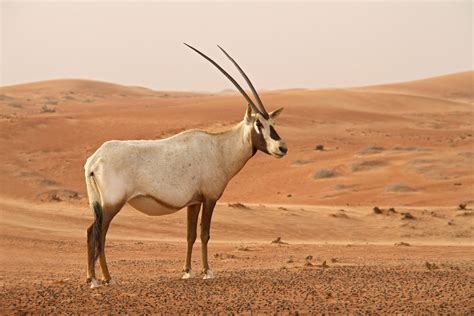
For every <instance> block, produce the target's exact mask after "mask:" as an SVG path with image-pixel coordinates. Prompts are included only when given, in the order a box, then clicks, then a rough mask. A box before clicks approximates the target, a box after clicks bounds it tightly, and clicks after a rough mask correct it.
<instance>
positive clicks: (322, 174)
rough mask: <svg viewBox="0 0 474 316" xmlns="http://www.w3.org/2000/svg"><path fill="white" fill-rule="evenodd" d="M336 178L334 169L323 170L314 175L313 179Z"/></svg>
mask: <svg viewBox="0 0 474 316" xmlns="http://www.w3.org/2000/svg"><path fill="white" fill-rule="evenodd" d="M335 176H337V172H336V170H334V169H329V168H323V169H320V170H318V171H316V173H315V174H314V178H315V179H325V178H334V177H335Z"/></svg>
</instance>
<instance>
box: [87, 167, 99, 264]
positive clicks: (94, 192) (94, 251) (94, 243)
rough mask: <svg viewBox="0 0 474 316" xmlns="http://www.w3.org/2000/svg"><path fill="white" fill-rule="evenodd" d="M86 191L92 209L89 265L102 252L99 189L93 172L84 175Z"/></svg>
mask: <svg viewBox="0 0 474 316" xmlns="http://www.w3.org/2000/svg"><path fill="white" fill-rule="evenodd" d="M86 183H87V193H88V195H89V203H90V205H91V206H92V208H93V209H94V218H95V221H94V224H93V226H92V234H91V235H90V237H91V238H92V240H90V241H89V242H88V247H89V258H88V260H89V265H94V264H95V261H96V260H97V258H99V255H100V253H101V252H102V248H103V245H102V219H103V216H102V214H103V210H102V205H101V198H100V191H99V188H98V186H97V182H96V181H95V178H94V173H93V172H91V173H90V174H87V175H86Z"/></svg>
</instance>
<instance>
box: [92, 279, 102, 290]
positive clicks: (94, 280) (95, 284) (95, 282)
mask: <svg viewBox="0 0 474 316" xmlns="http://www.w3.org/2000/svg"><path fill="white" fill-rule="evenodd" d="M90 283H91V286H90V288H91V289H96V288H98V287H100V284H99V282H97V280H96V279H95V278H91V281H90Z"/></svg>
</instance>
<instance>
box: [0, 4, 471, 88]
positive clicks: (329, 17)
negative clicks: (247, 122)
mask: <svg viewBox="0 0 474 316" xmlns="http://www.w3.org/2000/svg"><path fill="white" fill-rule="evenodd" d="M0 1H2V0H0ZM472 15H473V3H472V2H471V1H441V2H440V1H436V2H430V1H421V2H413V1H409V2H408V1H392V2H387V1H370V2H363V1H351V2H333V1H332V2H306V3H296V2H294V1H291V2H278V3H273V2H236V3H230V2H224V3H223V2H220V3H216V2H197V1H194V2H188V3H185V2H169V3H165V2H152V1H145V2H139V1H133V2H132V1H129V2H124V1H120V2H116V1H80V2H71V1H62V2H42V1H34V2H26V1H2V2H1V42H0V43H1V65H0V66H1V68H0V73H1V84H2V85H10V84H15V83H22V82H29V81H36V80H44V79H53V78H87V79H98V80H104V81H111V82H116V83H121V84H127V85H140V86H146V87H150V88H154V89H172V90H209V91H216V90H221V89H226V88H231V87H232V85H231V84H230V83H229V82H228V80H227V79H225V78H224V77H223V76H222V75H221V74H220V73H219V72H218V71H217V70H216V69H214V68H213V66H211V65H210V64H209V63H208V62H207V61H205V60H204V59H202V57H200V56H198V55H197V54H196V53H194V52H192V51H191V50H189V49H188V48H187V47H185V46H184V45H183V44H182V42H188V43H190V44H191V45H195V46H196V47H197V48H199V49H201V50H202V51H204V52H205V53H207V54H208V55H210V56H211V57H212V58H214V59H215V60H216V61H217V62H219V63H220V64H221V65H222V66H223V67H224V68H225V69H228V70H229V72H231V73H232V74H234V77H235V78H236V79H238V80H239V81H240V82H243V81H242V80H241V78H240V77H239V76H238V74H237V72H236V71H235V69H234V68H233V65H232V64H231V63H230V62H228V61H227V60H226V58H225V57H224V56H223V55H222V53H221V52H220V51H219V50H218V48H217V47H216V44H220V45H221V46H223V47H224V48H226V49H227V51H228V52H229V53H230V54H231V55H232V56H233V57H234V58H235V59H236V60H237V61H238V62H239V63H240V64H241V66H242V67H243V68H244V69H245V70H246V71H247V73H248V74H249V76H250V78H251V79H252V80H253V82H254V84H255V85H256V86H257V88H261V89H279V88H292V87H312V88H319V87H331V86H354V85H366V84H374V83H382V82H392V81H404V80H410V79H417V78H422V77H429V76H434V75H439V74H445V73H451V72H458V71H464V70H469V69H472V68H473V62H472V61H473V48H472V45H473V43H472V28H473V19H472Z"/></svg>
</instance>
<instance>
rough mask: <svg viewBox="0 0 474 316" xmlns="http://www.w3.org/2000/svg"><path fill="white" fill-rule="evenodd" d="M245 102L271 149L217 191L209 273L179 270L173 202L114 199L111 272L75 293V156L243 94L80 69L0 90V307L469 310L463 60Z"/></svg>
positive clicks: (85, 214) (231, 116) (78, 237)
mask: <svg viewBox="0 0 474 316" xmlns="http://www.w3.org/2000/svg"><path fill="white" fill-rule="evenodd" d="M261 96H262V99H263V101H264V102H265V104H266V107H267V109H268V110H273V109H276V108H277V107H280V106H284V107H285V111H284V112H283V113H282V115H281V116H280V118H279V119H278V120H277V126H276V127H277V130H278V132H279V134H280V135H281V136H282V137H283V138H284V139H285V140H286V141H287V143H288V147H289V154H288V156H287V157H285V158H283V159H280V160H277V159H275V158H273V157H270V156H267V155H265V154H263V153H258V154H257V155H256V156H255V157H254V158H253V159H251V160H250V161H249V162H248V163H247V165H246V166H245V167H244V169H243V170H242V171H241V172H240V173H239V174H238V175H237V176H236V177H235V178H234V179H233V180H232V181H231V183H230V184H229V186H228V188H227V190H226V192H225V193H224V195H223V197H222V198H221V200H220V201H219V204H218V206H217V208H216V211H215V213H214V214H215V215H214V217H213V223H212V228H211V241H210V244H209V250H210V256H211V258H210V264H211V268H213V270H214V272H215V273H216V275H217V278H216V279H213V280H202V279H200V278H199V277H197V278H195V279H192V280H186V281H185V280H181V279H180V276H181V269H182V266H183V264H184V259H185V249H186V244H185V235H186V233H185V232H186V230H185V222H186V212H182V211H181V212H178V213H176V214H173V215H169V216H163V217H148V216H146V215H144V214H142V213H139V212H137V211H135V210H134V209H133V208H131V207H129V206H126V207H125V208H124V209H123V210H122V211H121V212H120V213H119V215H118V216H117V217H116V218H115V219H114V221H113V222H112V225H111V229H110V231H109V234H108V241H107V248H106V249H107V257H108V261H109V268H110V270H111V273H112V276H113V278H114V279H115V281H116V282H117V284H116V285H114V286H104V287H101V288H99V289H97V290H91V289H89V288H88V286H87V284H86V283H85V276H86V238H85V236H86V228H87V227H88V225H90V223H91V222H92V220H93V215H92V212H91V211H90V209H89V208H88V205H87V197H86V196H85V185H84V180H83V164H84V162H85V160H86V159H87V157H88V156H90V155H91V154H92V153H93V152H94V151H95V150H96V148H97V147H98V146H100V145H101V144H102V143H103V142H104V141H106V140H111V139H158V138H164V137H168V136H171V135H173V134H175V133H178V132H180V131H183V130H186V129H190V128H199V129H205V130H207V131H221V130H224V129H226V128H229V127H230V126H232V124H235V123H237V122H238V121H239V120H241V118H242V117H243V115H244V110H245V103H244V102H243V100H242V98H241V96H240V95H237V94H235V93H232V92H229V91H225V92H222V93H191V92H175V91H155V90H150V89H147V88H143V87H129V86H122V85H118V84H112V83H106V82H98V81H91V80H80V79H62V80H51V81H42V82H35V83H28V84H22V85H15V86H6V87H2V88H0V135H2V137H0V146H1V148H2V150H1V151H0V173H1V177H0V187H1V192H0V238H1V241H2V242H1V246H0V247H1V253H0V254H1V256H0V260H1V265H0V268H1V279H0V285H1V287H0V313H2V314H12V313H23V312H34V313H42V312H43V313H118V312H140V313H141V312H148V313H159V312H166V313H217V312H239V313H251V312H264V313H265V312H268V313H271V312H282V313H287V312H289V313H296V312H299V313H316V312H325V313H327V312H330V313H338V312H339V313H348V312H349V313H366V312H372V313H448V312H455V313H459V314H469V313H473V312H474V303H472V302H473V301H474V300H473V298H472V293H473V292H474V286H473V281H472V280H473V277H474V264H473V262H474V251H473V250H474V248H473V245H472V232H473V218H474V217H473V216H474V211H473V208H474V206H473V205H474V203H473V202H474V190H473V189H474V172H473V168H472V166H473V162H474V147H473V145H474V141H473V133H474V130H473V122H474V121H473V101H474V72H472V71H470V72H463V73H456V74H451V75H445V76H441V77H435V78H428V79H424V80H418V81H412V82H406V83H396V84H389V85H378V86H369V87H356V88H340V89H318V90H310V89H289V90H278V91H266V92H263V93H262V94H261ZM317 145H321V146H322V150H317V149H316V146H317ZM321 146H320V147H321ZM375 207H377V208H376V209H374V208H375ZM277 237H281V240H282V241H283V242H277V243H272V241H274V240H275V239H277ZM193 266H194V270H195V271H196V272H198V271H199V270H200V266H201V263H200V245H199V241H198V242H196V245H195V250H194V257H193Z"/></svg>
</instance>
